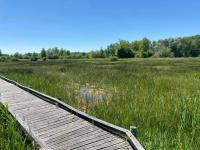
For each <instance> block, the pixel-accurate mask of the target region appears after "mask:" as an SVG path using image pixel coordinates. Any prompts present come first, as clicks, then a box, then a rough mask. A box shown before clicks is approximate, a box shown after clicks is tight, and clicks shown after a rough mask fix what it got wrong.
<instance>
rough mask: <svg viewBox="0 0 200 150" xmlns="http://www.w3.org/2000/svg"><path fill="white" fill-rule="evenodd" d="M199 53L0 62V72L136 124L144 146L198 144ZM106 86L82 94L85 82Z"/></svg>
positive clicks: (116, 120) (115, 119)
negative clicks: (97, 97) (96, 95)
mask: <svg viewBox="0 0 200 150" xmlns="http://www.w3.org/2000/svg"><path fill="white" fill-rule="evenodd" d="M199 66H200V59H198V58H195V59H192V58H188V59H183V58H181V59H128V60H127V59H125V60H120V61H118V62H110V61H108V60H96V61H95V60H93V61H87V60H84V61H77V60H76V61H65V62H61V61H60V62H37V63H27V62H26V63H23V62H22V63H20V62H18V64H14V63H11V64H0V74H2V75H4V76H6V77H9V78H11V79H14V80H17V81H18V82H20V83H22V84H24V85H27V86H31V87H32V88H34V89H37V90H39V91H41V92H44V93H46V94H49V95H51V96H54V97H59V98H61V99H62V100H63V101H65V102H66V103H68V104H70V105H72V106H74V107H76V108H78V109H80V110H82V111H86V112H87V113H89V114H91V115H94V116H96V117H98V118H101V119H103V120H106V121H108V122H111V123H114V124H116V125H119V126H122V127H125V128H127V129H128V128H129V127H130V126H131V125H134V126H136V127H137V130H138V138H139V140H140V141H141V143H142V144H143V145H144V146H145V148H147V149H187V150H188V149H191V150H193V149H198V148H199V147H200V86H199V85H200V67H199ZM86 84H90V85H94V86H95V87H97V88H98V89H102V90H103V91H106V95H107V99H106V100H104V101H100V102H97V101H91V100H89V101H88V100H86V101H85V100H81V99H80V96H79V90H80V88H81V87H82V86H83V85H86Z"/></svg>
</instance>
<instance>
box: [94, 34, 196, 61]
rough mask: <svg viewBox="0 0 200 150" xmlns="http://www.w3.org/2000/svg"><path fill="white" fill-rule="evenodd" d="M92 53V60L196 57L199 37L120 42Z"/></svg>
mask: <svg viewBox="0 0 200 150" xmlns="http://www.w3.org/2000/svg"><path fill="white" fill-rule="evenodd" d="M92 53H93V54H92V56H93V57H94V58H106V57H112V56H117V57H118V58H133V57H137V58H138V57H139V58H147V57H198V56H200V35H197V36H191V37H184V38H169V39H164V40H158V41H150V40H149V39H147V38H143V39H142V40H137V41H132V42H130V41H126V40H120V41H118V42H117V43H114V44H110V45H108V46H107V48H105V49H101V50H98V51H95V52H92Z"/></svg>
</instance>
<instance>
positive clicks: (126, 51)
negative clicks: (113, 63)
mask: <svg viewBox="0 0 200 150" xmlns="http://www.w3.org/2000/svg"><path fill="white" fill-rule="evenodd" d="M117 56H118V57H119V58H132V57H134V54H133V52H132V50H131V49H130V48H124V47H121V48H120V49H119V50H118V51H117Z"/></svg>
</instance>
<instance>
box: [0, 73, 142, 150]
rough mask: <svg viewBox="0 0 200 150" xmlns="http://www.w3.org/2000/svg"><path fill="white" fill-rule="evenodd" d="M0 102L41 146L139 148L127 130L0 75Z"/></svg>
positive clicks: (63, 149)
mask: <svg viewBox="0 0 200 150" xmlns="http://www.w3.org/2000/svg"><path fill="white" fill-rule="evenodd" d="M0 102H1V103H2V104H3V105H7V106H8V109H9V112H10V113H11V114H12V115H13V116H15V117H16V119H17V121H18V122H19V124H20V125H21V126H22V128H23V129H24V130H25V131H26V132H27V133H28V135H30V137H32V139H33V140H35V141H36V142H37V144H38V145H39V146H40V148H41V149H45V150H50V149H59V150H68V149H74V150H96V149H105V150H114V149H138V150H143V147H142V146H141V145H140V143H139V142H138V141H137V139H136V138H135V137H134V136H133V135H132V134H131V132H130V131H128V130H126V129H123V128H120V127H117V126H115V125H112V124H110V123H107V122H104V121H102V120H99V119H97V118H94V117H92V116H89V115H87V114H85V113H83V112H80V111H78V110H76V109H75V108H73V107H71V106H69V105H67V104H65V103H63V102H61V101H59V100H57V99H55V98H52V97H50V96H47V95H45V94H42V93H39V92H37V91H35V90H33V89H31V88H28V87H24V86H22V85H20V84H18V83H16V82H15V81H12V80H8V79H6V78H4V77H0Z"/></svg>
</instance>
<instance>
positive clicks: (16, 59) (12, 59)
mask: <svg viewBox="0 0 200 150" xmlns="http://www.w3.org/2000/svg"><path fill="white" fill-rule="evenodd" d="M11 61H19V59H18V58H16V57H12V58H11Z"/></svg>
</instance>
